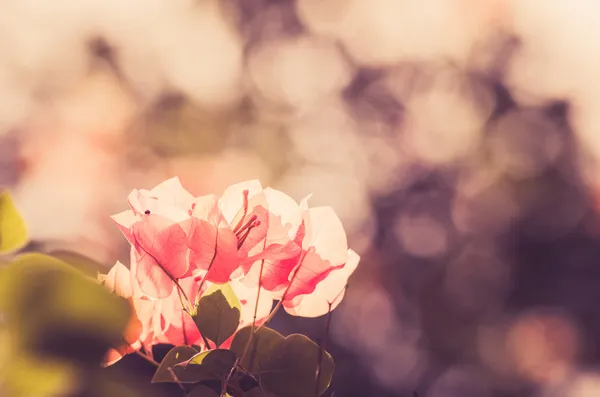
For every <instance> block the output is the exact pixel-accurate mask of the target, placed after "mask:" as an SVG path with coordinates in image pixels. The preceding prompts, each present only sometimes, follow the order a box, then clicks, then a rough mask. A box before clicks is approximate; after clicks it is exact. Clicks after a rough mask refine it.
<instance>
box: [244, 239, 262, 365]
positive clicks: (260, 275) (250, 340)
mask: <svg viewBox="0 0 600 397" xmlns="http://www.w3.org/2000/svg"><path fill="white" fill-rule="evenodd" d="M266 244H267V243H266V239H265V245H266ZM264 267H265V260H264V259H263V260H262V261H261V263H260V272H259V274H258V292H257V293H256V305H255V306H254V317H253V318H252V328H251V329H250V337H249V338H248V342H247V343H246V347H245V348H244V352H243V353H242V357H241V359H240V361H242V362H243V361H244V358H245V357H246V353H248V349H249V348H250V344H251V343H252V338H254V327H255V326H256V316H257V315H258V302H259V300H260V289H261V287H262V274H263V269H264ZM252 361H253V360H252V359H251V360H250V362H252Z"/></svg>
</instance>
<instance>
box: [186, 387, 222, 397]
mask: <svg viewBox="0 0 600 397" xmlns="http://www.w3.org/2000/svg"><path fill="white" fill-rule="evenodd" d="M188 397H219V393H217V392H216V391H214V390H213V389H211V388H210V387H207V386H204V385H198V386H196V387H194V388H193V389H192V391H190V394H188Z"/></svg>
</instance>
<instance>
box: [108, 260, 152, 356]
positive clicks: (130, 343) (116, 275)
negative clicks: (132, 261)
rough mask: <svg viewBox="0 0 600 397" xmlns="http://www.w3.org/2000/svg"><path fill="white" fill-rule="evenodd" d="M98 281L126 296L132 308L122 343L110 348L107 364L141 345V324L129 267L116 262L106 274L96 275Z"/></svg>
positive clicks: (116, 292)
mask: <svg viewBox="0 0 600 397" xmlns="http://www.w3.org/2000/svg"><path fill="white" fill-rule="evenodd" d="M98 279H99V281H100V282H101V283H102V284H104V285H105V286H106V287H107V288H108V289H109V290H111V291H112V292H114V293H115V294H117V295H119V296H122V297H123V298H126V299H127V300H128V301H129V303H130V305H131V309H132V311H131V312H132V315H131V318H130V319H129V322H128V324H127V326H126V328H125V332H124V333H123V343H122V344H121V345H119V346H115V348H113V349H110V350H109V351H108V352H107V354H106V356H105V358H104V365H106V366H109V365H112V364H114V363H116V362H117V361H119V360H120V359H121V358H122V357H123V356H125V355H126V354H129V353H133V352H135V351H136V350H139V349H140V348H141V347H142V344H141V342H140V337H141V335H142V333H143V329H142V327H143V325H142V322H141V321H140V319H139V318H138V316H137V312H136V307H135V304H134V300H133V297H132V289H131V282H130V280H131V277H130V275H129V269H127V268H126V267H125V266H124V265H123V264H122V263H120V262H117V263H116V264H115V265H114V266H113V267H112V269H111V270H110V271H109V272H108V274H107V275H98Z"/></svg>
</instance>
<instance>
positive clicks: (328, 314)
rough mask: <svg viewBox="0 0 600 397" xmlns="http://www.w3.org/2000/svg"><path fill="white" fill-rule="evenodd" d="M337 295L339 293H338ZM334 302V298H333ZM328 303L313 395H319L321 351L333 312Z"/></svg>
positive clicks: (323, 348) (325, 341)
mask: <svg viewBox="0 0 600 397" xmlns="http://www.w3.org/2000/svg"><path fill="white" fill-rule="evenodd" d="M338 296H339V295H338ZM334 302H335V299H334ZM327 304H328V305H329V309H328V310H327V320H326V322H325V335H324V337H323V338H322V339H321V343H319V363H318V364H317V374H316V382H315V397H319V395H320V394H319V384H320V383H321V363H322V362H323V351H324V350H325V347H326V345H327V338H328V336H329V326H330V325H331V316H332V314H333V312H332V311H331V306H332V303H331V302H327Z"/></svg>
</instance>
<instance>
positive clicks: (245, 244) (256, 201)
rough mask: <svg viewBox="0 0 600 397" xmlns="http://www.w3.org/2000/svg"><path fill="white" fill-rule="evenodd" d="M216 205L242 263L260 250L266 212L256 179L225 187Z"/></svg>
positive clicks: (266, 223)
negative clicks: (234, 241)
mask: <svg viewBox="0 0 600 397" xmlns="http://www.w3.org/2000/svg"><path fill="white" fill-rule="evenodd" d="M219 208H220V210H221V212H222V213H223V216H224V219H225V220H226V221H227V223H228V224H229V225H230V227H231V229H232V230H233V232H234V233H235V236H236V238H237V248H238V257H239V258H240V259H241V260H242V262H245V259H246V258H248V257H251V256H253V255H256V254H257V253H258V252H260V251H262V249H263V248H264V240H265V238H266V236H267V230H268V228H269V214H268V210H267V202H266V199H265V195H264V191H263V188H262V185H261V184H260V182H259V181H258V180H251V181H245V182H241V183H237V184H235V185H232V186H230V187H228V188H227V189H225V191H224V192H223V194H222V195H221V197H220V198H219Z"/></svg>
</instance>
